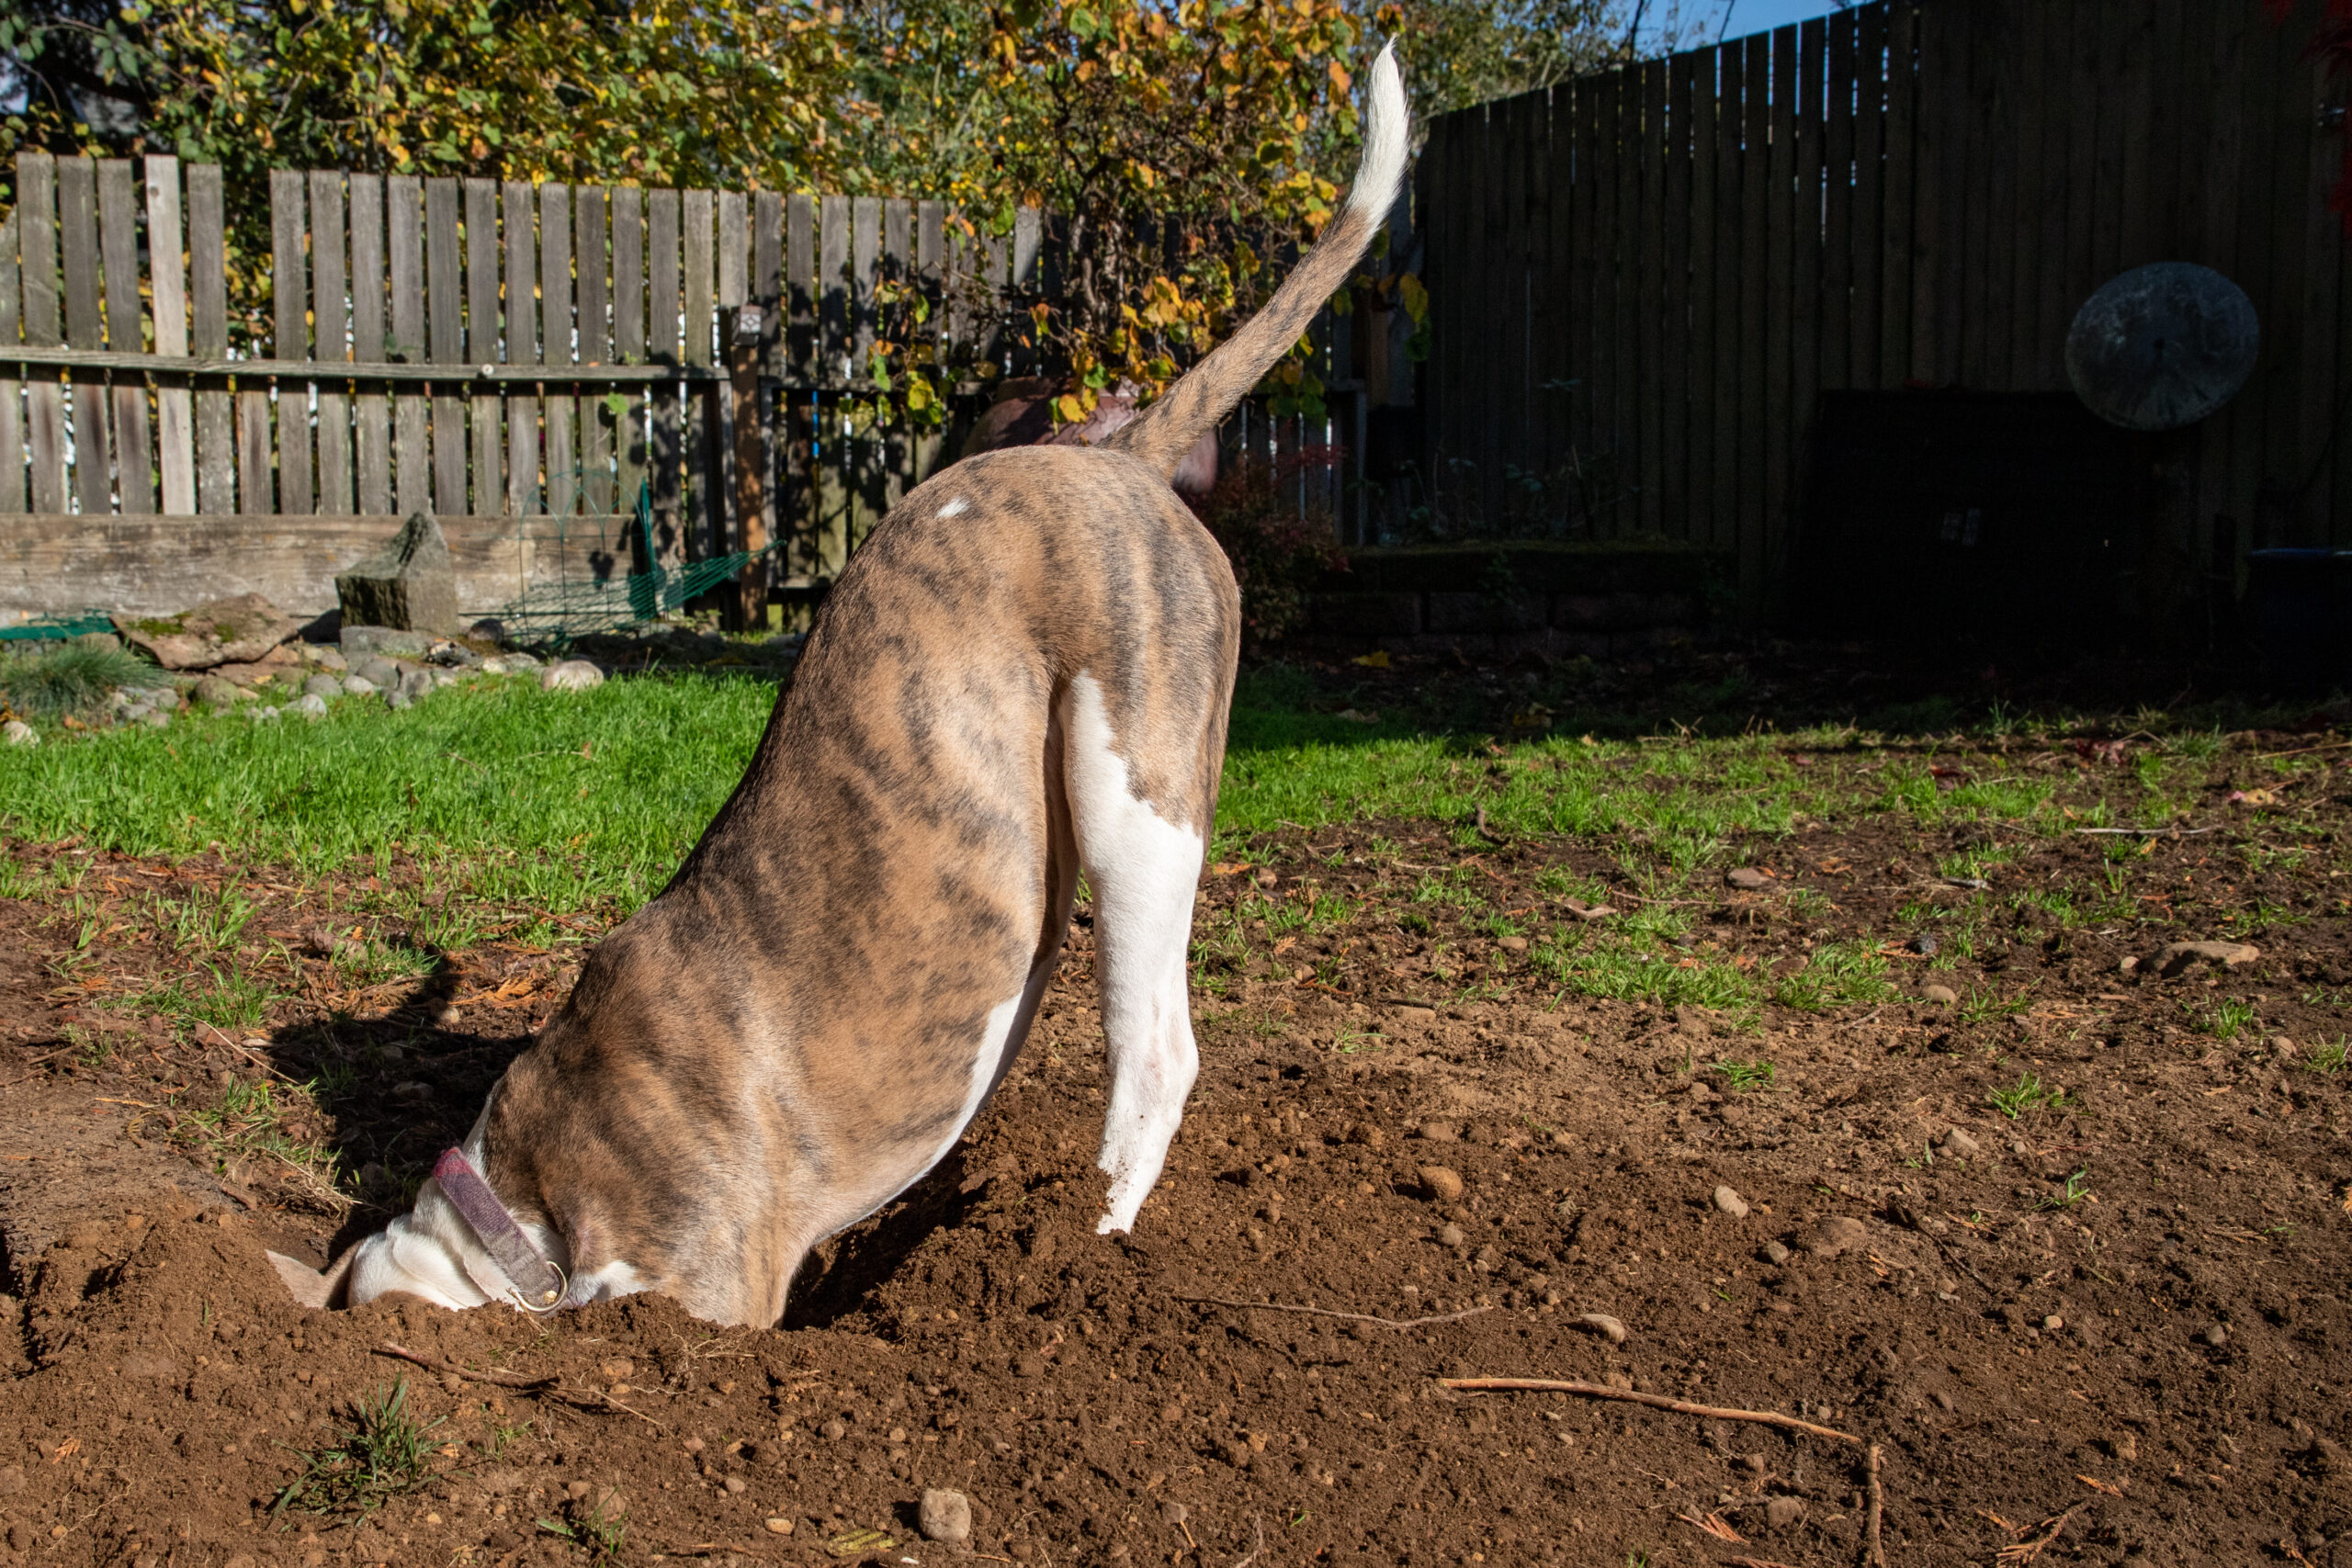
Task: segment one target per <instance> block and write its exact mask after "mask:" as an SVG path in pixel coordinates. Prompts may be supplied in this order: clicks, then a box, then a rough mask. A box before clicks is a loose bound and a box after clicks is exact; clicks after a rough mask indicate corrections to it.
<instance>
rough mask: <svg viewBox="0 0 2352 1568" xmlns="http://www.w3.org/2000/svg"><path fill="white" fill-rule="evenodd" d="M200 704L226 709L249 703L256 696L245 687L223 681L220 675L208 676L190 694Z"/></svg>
mask: <svg viewBox="0 0 2352 1568" xmlns="http://www.w3.org/2000/svg"><path fill="white" fill-rule="evenodd" d="M188 695H190V696H192V697H194V698H195V699H196V700H197V701H198V702H199V703H203V704H205V705H207V706H209V707H217V708H224V707H227V706H229V705H231V704H232V703H249V702H252V701H253V700H254V694H252V693H251V692H248V691H246V690H245V689H244V688H243V686H239V685H236V684H233V683H232V682H227V681H223V680H222V679H220V676H218V675H207V676H206V677H205V678H204V679H203V680H201V681H198V682H197V683H196V685H195V687H194V689H193V690H191V691H190V692H189V693H188Z"/></svg>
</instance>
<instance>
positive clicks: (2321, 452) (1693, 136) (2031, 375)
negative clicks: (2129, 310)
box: [1408, 0, 2352, 610]
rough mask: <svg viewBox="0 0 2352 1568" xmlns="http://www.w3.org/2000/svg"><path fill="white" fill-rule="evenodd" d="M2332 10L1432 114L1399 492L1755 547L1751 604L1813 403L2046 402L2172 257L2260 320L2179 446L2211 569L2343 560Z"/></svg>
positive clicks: (1863, 50)
mask: <svg viewBox="0 0 2352 1568" xmlns="http://www.w3.org/2000/svg"><path fill="white" fill-rule="evenodd" d="M2318 7H2319V0H2299V3H2298V4H2296V5H2294V6H2292V8H2291V12H2290V16H2289V17H2288V18H2287V20H2286V22H2285V23H2284V25H2283V26H2280V25H2275V24H2274V23H2273V22H2272V21H2271V20H2269V19H2268V18H2267V16H2266V14H2265V8H2264V7H2261V6H2254V5H2244V6H2234V5H2233V6H2211V5H2203V4H2198V3H2195V0H1875V3H1874V4H1869V5H1862V6H1854V7H1852V8H1851V9H1849V10H1847V11H1843V12H1840V13H1838V15H1836V16H1833V17H1828V18H1826V20H1825V21H1821V22H1812V23H1806V24H1804V25H1802V26H1799V27H1792V28H1781V29H1779V30H1777V31H1774V32H1770V33H1759V34H1757V35H1755V36H1753V37H1748V38H1738V39H1727V40H1725V41H1724V43H1722V44H1721V45H1720V46H1718V47H1715V48H1712V49H1705V50H1697V51H1690V52H1688V53H1684V54H1678V55H1676V56H1674V57H1672V58H1670V59H1668V60H1667V61H1663V62H1642V63H1637V64H1633V65H1628V66H1625V67H1623V68H1622V69H1619V70H1612V71H1610V72H1607V73H1601V74H1599V75H1595V76H1591V77H1587V78H1583V79H1580V80H1577V81H1575V82H1571V83H1567V84H1565V85H1560V86H1557V87H1554V88H1550V89H1547V90H1545V91H1543V92H1538V93H1531V94H1527V95H1524V96H1520V97H1516V98H1511V99H1507V100H1503V101H1500V102H1497V103H1492V104H1487V105H1483V106H1480V107H1476V108H1472V109H1466V110H1463V111H1461V112H1458V113H1455V114H1451V115H1445V116H1441V117H1439V118H1436V119H1434V120H1432V121H1431V122H1430V126H1429V137H1428V142H1427V146H1426V149H1425V151H1424V152H1423V154H1422V156H1421V159H1420V162H1419V169H1418V173H1417V181H1418V193H1417V205H1418V208H1419V211H1420V212H1421V214H1422V215H1423V231H1422V232H1423V236H1424V240H1423V243H1424V244H1425V245H1426V247H1427V251H1426V263H1425V266H1424V268H1423V276H1424V278H1425V280H1426V281H1427V283H1428V286H1429V288H1430V294H1431V297H1432V299H1433V301H1434V310H1435V316H1434V323H1435V324H1434V328H1433V332H1432V334H1431V342H1430V359H1429V361H1428V363H1427V365H1426V366H1425V367H1423V374H1422V382H1421V397H1422V405H1423V406H1422V414H1423V426H1422V428H1423V436H1422V444H1421V448H1420V451H1419V462H1418V468H1419V474H1418V478H1417V480H1416V481H1415V483H1414V484H1413V485H1411V486H1409V487H1408V489H1409V490H1410V491H1411V498H1410V502H1409V503H1410V504H1413V505H1418V506H1419V507H1422V508H1426V509H1427V511H1428V513H1430V515H1432V516H1434V517H1435V518H1436V519H1438V520H1439V521H1440V523H1441V524H1442V525H1450V526H1452V527H1454V528H1456V529H1458V530H1461V531H1465V532H1467V531H1487V532H1501V531H1513V530H1516V531H1545V532H1565V533H1568V534H1571V535H1575V536H1589V537H1595V538H1603V539H1610V538H1621V539H1622V538H1634V537H1641V536H1649V537H1657V538H1663V539H1668V540H1679V541H1688V542H1691V543H1693V544H1699V545H1711V546H1715V547H1736V549H1737V552H1738V556H1739V559H1740V562H1741V568H1742V571H1741V577H1742V589H1743V596H1744V598H1745V600H1746V602H1747V605H1748V607H1749V608H1750V609H1751V610H1761V609H1762V608H1764V607H1765V606H1766V604H1768V602H1769V599H1770V591H1771V587H1772V585H1773V584H1774V583H1775V582H1777V581H1779V580H1780V577H1781V573H1782V572H1783V571H1784V570H1786V568H1787V565H1788V552H1789V547H1790V540H1791V537H1792V526H1793V519H1794V516H1795V513H1796V509H1797V507H1798V504H1799V500H1800V492H1801V491H1802V488H1803V485H1804V479H1805V476H1804V473H1803V471H1802V468H1801V462H1800V459H1801V457H1802V456H1803V454H1804V451H1805V449H1806V442H1807V440H1808V439H1809V436H1810V434H1811V432H1812V430H1813V427H1814V422H1815V417H1816V412H1817V410H1818V408H1819V400H1820V397H1821V394H1822V393H1823V392H1825V391H1830V390H1838V389H1855V390H1861V391H1897V390H1901V389H1905V388H1918V387H1935V388H1951V389H1968V390H1977V391H1987V392H2035V391H2060V390H2063V389H2064V388H2065V386H2066V382H2065V372H2064V336H2065V332H2066V329H2067V326H2068V324H2069V322H2070V321H2071V319H2072V316H2073V313H2074V311H2075V309H2076V308H2077V307H2078V306H2079V305H2080V304H2081V302H2082V301H2083V300H2084V299H2086V298H2087V297H2088V296H2089V295H2090V294H2091V293H2092V291H2094V290H2095V289H2096V288H2098V286H2099V285H2101V284H2103V283H2105V282H2106V281H2107V280H2108V279H2109V278H2110V277H2112V276H2115V275H2116V274H2117V273H2119V272H2121V271H2124V270H2126V269H2128V268H2130V267H2133V266H2137V265H2143V264H2144V263H2148V262H2153V261H2165V260H2185V261H2195V262H2200V263H2203V264H2205V265H2210V266H2212V267H2214V268H2216V269H2218V270H2220V271H2221V272H2222V273H2224V274H2226V275H2228V276H2231V277H2233V279H2235V281H2236V282H2237V283H2238V284H2239V285H2240V286H2241V287H2242V288H2245V290H2246V291H2247V293H2248V294H2249V295H2250V296H2252V298H2253V299H2254V301H2255V305H2256V310H2257V311H2258V312H2259V314H2260V316H2261V318H2262V322H2263V338H2262V355H2261V359H2260V362H2259V365H2258V367H2257V368H2256V373H2255V377H2254V379H2253V381H2252V382H2251V383H2250V384H2249V385H2248V386H2247V388H2246V389H2245V392H2244V393H2243V394H2241V395H2240V396H2239V397H2238V399H2237V400H2235V401H2234V402H2233V403H2232V404H2231V405H2229V406H2228V407H2227V408H2225V409H2224V410H2223V411H2222V412H2220V413H2219V414H2217V415H2215V416H2214V417H2212V418H2211V419H2209V420H2207V421H2206V422H2204V423H2203V424H2202V426H2200V427H2199V430H2198V431H2197V432H2196V433H2195V435H2194V438H2193V446H2194V456H2193V461H2191V462H2190V463H2189V465H2188V468H2189V470H2190V472H2191V475H2192V478H2191V479H2190V481H2189V482H2190V483H2191V484H2192V486H2193V489H2194V493H2195V501H2194V512H2195V516H2196V523H2195V525H2194V536H2193V539H2192V541H2191V543H2190V547H2189V549H2190V555H2191V558H2192V559H2193V560H2194V561H2195V562H2197V563H2199V565H2200V569H2201V566H2202V564H2203V563H2211V562H2217V561H2226V560H2228V559H2229V558H2232V557H2233V555H2234V556H2242V555H2243V553H2244V552H2245V549H2247V548H2248V547H2252V546H2255V545H2256V544H2297V543H2306V544H2322V543H2335V544H2340V545H2352V458H2347V457H2346V449H2347V447H2352V443H2348V442H2346V441H2344V440H2342V439H2340V438H2339V434H2338V426H2339V424H2340V423H2342V419H2343V411H2344V410H2345V408H2346V407H2347V406H2352V344H2346V342H2345V341H2344V335H2345V333H2346V330H2347V327H2352V312H2347V311H2346V308H2345V307H2346V302H2345V299H2344V288H2345V279H2344V244H2343V240H2342V232H2341V229H2340V227H2339V223H2340V220H2339V218H2338V215H2336V214H2335V213H2334V212H2333V211H2331V210H2330V208H2329V203H2328V194H2329V187H2330V186H2331V185H2332V184H2333V182H2334V180H2335V175H2336V172H2337V170H2338V169H2339V168H2340V167H2341V163H2342V155H2343V147H2344V135H2345V123H2344V122H2345V112H2344V105H2343V102H2342V98H2343V96H2344V95H2343V90H2342V89H2341V88H2340V87H2335V88H2331V87H2330V85H2328V83H2327V82H2326V80H2325V78H2324V71H2323V68H2322V67H2321V66H2320V65H2318V64H2317V63H2315V62H2312V60H2311V59H2309V58H2308V57H2307V55H2306V53H2305V51H2304V48H2303V45H2304V42H2305V40H2307V39H2309V38H2310V37H2311V35H2312V28H2313V27H2314V26H2315V25H2316V23H2317V21H2318V17H2319V10H2318ZM1522 318H1523V320H1522ZM1522 344H1525V345H1532V348H1531V349H1529V350H1525V351H1523V350H1522ZM1530 352H1532V361H1531V360H1530V359H1529V358H1528V357H1527V354H1528V353H1530ZM1553 400H1557V401H1556V404H1555V402H1554V401H1553Z"/></svg>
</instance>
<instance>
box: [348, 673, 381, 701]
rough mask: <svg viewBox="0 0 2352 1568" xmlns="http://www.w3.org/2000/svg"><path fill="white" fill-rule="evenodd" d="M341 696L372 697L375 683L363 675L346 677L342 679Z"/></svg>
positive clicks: (374, 691)
mask: <svg viewBox="0 0 2352 1568" xmlns="http://www.w3.org/2000/svg"><path fill="white" fill-rule="evenodd" d="M343 694H344V695H345V696H347V697H372V696H374V695H375V694H376V682H373V681H370V680H369V679H368V677H367V676H365V675H346V676H345V677H344V679H343Z"/></svg>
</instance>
